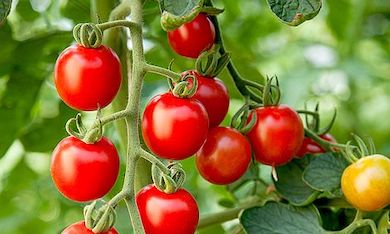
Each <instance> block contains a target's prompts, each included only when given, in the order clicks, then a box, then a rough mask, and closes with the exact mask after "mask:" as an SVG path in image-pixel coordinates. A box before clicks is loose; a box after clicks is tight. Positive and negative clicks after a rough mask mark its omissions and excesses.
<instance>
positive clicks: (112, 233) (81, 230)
mask: <svg viewBox="0 0 390 234" xmlns="http://www.w3.org/2000/svg"><path fill="white" fill-rule="evenodd" d="M61 234H94V232H92V231H91V230H89V229H88V228H87V227H85V222H84V221H80V222H77V223H74V224H72V225H70V226H69V227H67V228H65V230H63V231H62V232H61ZM101 234H118V231H117V230H115V228H111V229H110V230H108V231H106V232H101Z"/></svg>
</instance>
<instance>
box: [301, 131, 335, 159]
mask: <svg viewBox="0 0 390 234" xmlns="http://www.w3.org/2000/svg"><path fill="white" fill-rule="evenodd" d="M320 137H321V138H322V139H324V140H326V141H329V142H336V140H335V139H334V137H333V136H332V135H331V134H329V133H326V134H323V135H320ZM325 152H326V151H325V149H324V148H322V146H320V145H319V144H318V143H317V142H315V141H314V140H313V139H311V138H310V137H305V138H304V139H303V142H302V145H301V147H300V148H299V150H298V153H297V155H296V157H297V158H302V157H303V156H305V155H306V154H321V153H325Z"/></svg>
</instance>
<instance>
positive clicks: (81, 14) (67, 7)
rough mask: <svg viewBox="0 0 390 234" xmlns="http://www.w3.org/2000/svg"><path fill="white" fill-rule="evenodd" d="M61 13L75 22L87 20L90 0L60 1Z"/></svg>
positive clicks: (88, 18) (89, 14) (88, 19)
mask: <svg viewBox="0 0 390 234" xmlns="http://www.w3.org/2000/svg"><path fill="white" fill-rule="evenodd" d="M60 9H61V15H63V16H65V17H66V18H69V19H72V20H74V21H75V22H77V23H80V22H89V21H90V18H91V13H90V9H91V7H90V1H80V0H67V1H62V5H61V8H60Z"/></svg>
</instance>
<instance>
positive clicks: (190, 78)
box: [168, 73, 198, 98]
mask: <svg viewBox="0 0 390 234" xmlns="http://www.w3.org/2000/svg"><path fill="white" fill-rule="evenodd" d="M168 84H169V87H170V89H171V91H172V94H173V95H175V96H176V97H179V98H190V97H192V96H194V94H195V93H196V90H197V89H198V80H197V79H196V77H195V76H194V75H192V74H190V73H185V74H184V75H183V76H182V77H181V78H180V81H179V82H178V83H173V81H172V80H171V79H168Z"/></svg>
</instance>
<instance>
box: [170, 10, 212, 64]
mask: <svg viewBox="0 0 390 234" xmlns="http://www.w3.org/2000/svg"><path fill="white" fill-rule="evenodd" d="M214 41H215V28H214V25H213V23H212V22H211V21H210V19H209V18H208V17H207V15H205V14H199V15H198V16H196V17H195V19H194V20H192V21H191V22H188V23H186V24H183V25H182V26H180V27H179V28H177V29H175V30H173V31H169V32H168V42H169V44H170V45H171V47H172V49H173V50H174V51H175V52H176V53H178V54H180V55H182V56H185V57H189V58H197V57H198V56H199V54H201V53H202V52H203V51H205V50H208V49H210V48H211V47H212V45H213V44H214Z"/></svg>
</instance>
